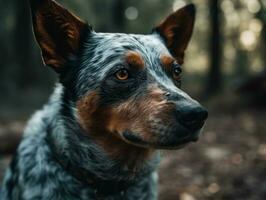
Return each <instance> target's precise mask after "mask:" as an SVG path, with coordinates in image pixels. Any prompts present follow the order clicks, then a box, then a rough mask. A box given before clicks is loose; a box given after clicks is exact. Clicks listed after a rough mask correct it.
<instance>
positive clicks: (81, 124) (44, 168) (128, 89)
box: [1, 0, 207, 200]
mask: <svg viewBox="0 0 266 200" xmlns="http://www.w3.org/2000/svg"><path fill="white" fill-rule="evenodd" d="M30 4H31V11H32V20H33V28H34V33H35V36H36V40H37V42H38V44H39V46H40V48H41V51H42V57H43V60H44V62H45V64H46V65H48V66H50V67H51V68H53V69H54V70H55V71H56V72H57V73H58V75H59V83H58V84H57V85H56V87H55V92H54V93H53V95H52V97H51V98H50V100H49V102H48V104H46V105H45V106H44V108H43V109H42V110H40V111H38V112H37V113H36V114H34V115H33V116H32V119H31V120H30V121H29V123H28V125H27V127H26V129H25V132H24V137H23V140H22V142H21V144H20V145H19V147H18V149H17V152H16V154H15V155H14V158H13V161H12V163H11V165H10V167H9V169H8V170H7V172H6V175H5V178H4V182H3V185H2V189H1V199H3V200H35V199H44V200H47V199H49V200H58V199H63V200H67V199H71V200H74V199H84V200H85V199H86V200H91V199H96V200H97V199H105V200H119V199H121V200H131V199H132V200H155V199H157V179H158V178H157V172H156V168H157V165H158V162H159V155H158V151H157V150H158V149H179V148H181V147H183V146H184V145H185V144H187V143H189V142H191V141H196V140H197V139H198V136H199V133H200V131H201V129H202V127H203V124H204V121H205V120H206V118H207V111H206V110H205V109H204V108H203V107H202V106H201V105H200V104H199V103H198V102H197V101H195V100H193V99H192V98H191V97H189V96H188V95H187V94H186V93H185V92H183V91H182V90H181V89H180V83H181V76H180V75H181V72H182V70H181V64H182V63H183V60H184V51H185V49H186V47H187V45H188V42H189V40H190V37H191V35H192V30H193V25H194V18H195V8H194V6H193V5H188V6H186V7H184V8H182V9H180V10H178V11H176V12H175V13H173V14H171V15H170V16H169V17H168V18H167V19H166V20H165V21H163V23H161V25H159V26H158V27H156V28H155V29H154V30H153V32H152V33H151V34H147V35H136V34H121V33H97V32H95V31H94V30H92V28H91V27H90V26H89V25H87V24H86V23H85V22H83V21H82V20H80V19H79V18H77V17H76V16H74V15H73V14H71V13H70V12H69V11H67V10H66V9H64V8H63V7H61V6H60V5H59V4H57V3H56V2H55V1H52V0H31V1H30Z"/></svg>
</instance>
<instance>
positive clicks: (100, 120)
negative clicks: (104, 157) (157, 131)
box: [77, 92, 153, 169]
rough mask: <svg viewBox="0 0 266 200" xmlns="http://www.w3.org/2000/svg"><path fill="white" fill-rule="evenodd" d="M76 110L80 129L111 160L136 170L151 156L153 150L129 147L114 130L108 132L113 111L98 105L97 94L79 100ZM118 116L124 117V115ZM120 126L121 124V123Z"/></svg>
mask: <svg viewBox="0 0 266 200" xmlns="http://www.w3.org/2000/svg"><path fill="white" fill-rule="evenodd" d="M77 110H78V117H79V121H80V124H81V126H82V128H83V129H84V130H85V131H86V132H87V134H89V135H90V136H91V137H92V138H93V139H94V140H95V142H96V143H97V144H98V145H99V146H100V147H101V148H102V149H103V150H104V151H105V152H106V153H107V154H108V155H109V156H110V157H112V158H113V159H116V160H119V161H120V162H122V163H123V164H124V165H126V166H127V167H130V168H131V169H136V168H137V167H138V166H139V165H140V164H141V163H143V161H145V160H146V159H148V158H150V156H151V155H152V152H153V150H151V149H145V148H140V147H137V146H134V145H130V144H128V143H126V142H124V141H123V140H122V139H121V137H120V135H119V134H116V133H115V130H113V131H114V132H111V131H110V129H109V128H108V124H110V119H113V118H114V116H112V112H113V111H111V108H108V107H102V106H100V105H99V95H98V94H97V92H93V93H91V94H89V95H87V96H85V97H84V98H82V99H80V100H79V101H78V103H77ZM122 110H123V109H121V110H120V111H121V112H122ZM119 114H122V115H123V116H126V113H119ZM111 121H112V120H111ZM117 123H119V121H117ZM121 124H123V122H122V121H121Z"/></svg>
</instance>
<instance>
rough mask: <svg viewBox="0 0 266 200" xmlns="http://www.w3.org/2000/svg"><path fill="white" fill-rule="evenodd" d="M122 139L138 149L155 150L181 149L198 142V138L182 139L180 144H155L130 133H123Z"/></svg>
mask: <svg viewBox="0 0 266 200" xmlns="http://www.w3.org/2000/svg"><path fill="white" fill-rule="evenodd" d="M122 135H123V136H122V137H123V139H124V140H125V141H126V142H128V143H130V144H133V145H136V146H139V147H146V148H147V147H150V148H155V149H166V150H167V149H169V150H171V149H173V150H177V149H182V148H184V147H185V146H187V145H188V144H189V143H190V142H196V141H197V140H198V137H195V138H184V139H182V140H181V141H180V142H174V143H172V144H160V143H155V142H147V141H145V140H143V139H142V138H140V137H138V136H137V135H136V134H134V133H132V132H131V131H125V132H123V134H122Z"/></svg>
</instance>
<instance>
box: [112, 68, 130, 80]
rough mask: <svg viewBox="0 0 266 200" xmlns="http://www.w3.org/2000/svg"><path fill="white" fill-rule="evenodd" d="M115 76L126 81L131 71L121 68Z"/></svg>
mask: <svg viewBox="0 0 266 200" xmlns="http://www.w3.org/2000/svg"><path fill="white" fill-rule="evenodd" d="M115 76H116V78H117V79H118V80H121V81H125V80H127V79H128V77H129V73H128V70H126V69H120V70H118V71H117V72H116V73H115Z"/></svg>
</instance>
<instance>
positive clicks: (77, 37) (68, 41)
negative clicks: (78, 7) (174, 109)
mask: <svg viewBox="0 0 266 200" xmlns="http://www.w3.org/2000/svg"><path fill="white" fill-rule="evenodd" d="M30 7H31V12H32V23H33V30H34V33H35V37H36V40H37V42H38V44H39V46H40V48H41V52H42V58H43V61H44V63H45V64H46V65H48V66H51V67H52V68H53V69H54V70H55V71H57V72H60V71H61V70H62V68H63V66H64V65H65V63H66V60H67V58H68V57H69V56H70V55H75V54H76V53H77V51H78V49H79V45H80V41H81V38H82V35H83V33H84V32H85V30H86V29H87V28H89V26H88V25H87V23H85V22H84V21H82V20H80V19H79V18H78V17H76V16H75V15H73V14H72V13H70V12H69V11H68V10H66V9H65V8H63V7H62V6H60V5H59V4H58V3H56V2H55V1H53V0H30Z"/></svg>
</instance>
